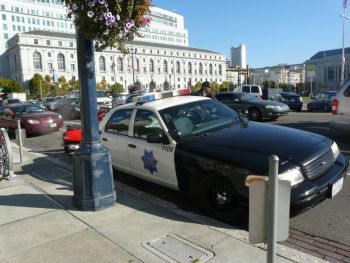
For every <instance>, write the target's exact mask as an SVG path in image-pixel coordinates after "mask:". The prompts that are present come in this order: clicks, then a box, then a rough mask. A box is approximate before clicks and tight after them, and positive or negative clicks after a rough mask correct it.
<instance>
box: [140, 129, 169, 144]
mask: <svg viewBox="0 0 350 263" xmlns="http://www.w3.org/2000/svg"><path fill="white" fill-rule="evenodd" d="M146 141H147V142H148V143H162V144H169V143H170V142H169V139H168V137H167V136H166V134H165V132H164V131H163V130H161V129H160V130H157V131H155V132H154V133H152V134H150V135H148V136H147V138H146Z"/></svg>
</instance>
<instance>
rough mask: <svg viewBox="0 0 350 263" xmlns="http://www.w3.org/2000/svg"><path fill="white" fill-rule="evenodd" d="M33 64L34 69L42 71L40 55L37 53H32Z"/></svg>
mask: <svg viewBox="0 0 350 263" xmlns="http://www.w3.org/2000/svg"><path fill="white" fill-rule="evenodd" d="M33 63H34V69H39V70H41V69H42V65H41V55H40V53H39V52H34V53H33Z"/></svg>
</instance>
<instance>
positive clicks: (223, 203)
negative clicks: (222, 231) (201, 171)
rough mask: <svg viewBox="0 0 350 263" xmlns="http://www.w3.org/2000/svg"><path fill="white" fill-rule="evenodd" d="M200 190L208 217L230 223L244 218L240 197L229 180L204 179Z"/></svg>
mask: <svg viewBox="0 0 350 263" xmlns="http://www.w3.org/2000/svg"><path fill="white" fill-rule="evenodd" d="M199 189H200V194H199V201H200V204H201V206H202V208H203V209H204V211H206V213H207V214H208V215H210V216H212V217H215V218H217V219H220V220H222V221H225V222H228V223H232V222H234V221H236V220H237V219H239V218H240V217H241V216H242V211H243V210H242V209H243V206H242V204H241V202H240V198H239V195H238V193H237V192H236V190H235V188H234V186H233V185H232V183H231V182H229V181H228V180H227V179H225V178H222V177H220V176H218V177H216V176H210V177H208V178H205V179H203V181H202V183H201V185H200V187H199Z"/></svg>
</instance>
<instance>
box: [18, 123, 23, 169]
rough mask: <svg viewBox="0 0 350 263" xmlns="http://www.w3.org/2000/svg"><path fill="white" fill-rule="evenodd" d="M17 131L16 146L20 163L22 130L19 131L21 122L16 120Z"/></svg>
mask: <svg viewBox="0 0 350 263" xmlns="http://www.w3.org/2000/svg"><path fill="white" fill-rule="evenodd" d="M17 130H18V141H19V142H18V146H19V163H22V155H23V151H22V130H21V121H20V120H17Z"/></svg>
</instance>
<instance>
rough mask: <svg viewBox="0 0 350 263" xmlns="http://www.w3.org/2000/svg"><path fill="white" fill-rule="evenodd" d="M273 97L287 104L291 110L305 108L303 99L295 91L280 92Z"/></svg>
mask: <svg viewBox="0 0 350 263" xmlns="http://www.w3.org/2000/svg"><path fill="white" fill-rule="evenodd" d="M272 99H273V100H275V101H279V102H282V103H285V104H287V105H288V107H289V108H290V109H291V110H296V111H301V109H302V108H303V99H302V98H301V97H300V95H299V94H297V93H295V92H279V93H277V94H276V95H274V96H273V97H272Z"/></svg>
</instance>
